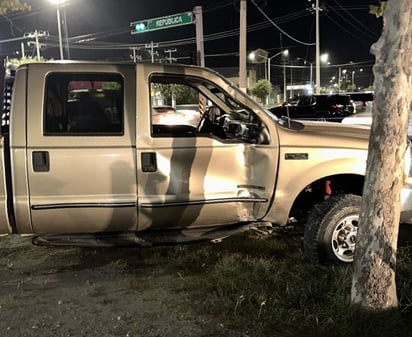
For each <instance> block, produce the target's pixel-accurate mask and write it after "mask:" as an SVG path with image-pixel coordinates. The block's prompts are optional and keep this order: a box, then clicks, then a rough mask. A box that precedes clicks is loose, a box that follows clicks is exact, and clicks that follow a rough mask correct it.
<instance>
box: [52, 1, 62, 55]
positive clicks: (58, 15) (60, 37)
mask: <svg viewBox="0 0 412 337" xmlns="http://www.w3.org/2000/svg"><path fill="white" fill-rule="evenodd" d="M65 1H66V0H49V2H50V3H52V4H54V5H56V7H57V28H58V32H59V48H60V59H61V60H64V56H63V41H62V27H61V20H60V5H61V4H63V3H64V2H65Z"/></svg>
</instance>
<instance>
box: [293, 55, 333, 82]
mask: <svg viewBox="0 0 412 337" xmlns="http://www.w3.org/2000/svg"><path fill="white" fill-rule="evenodd" d="M328 59H329V54H328V53H324V54H322V55H321V56H320V62H322V63H328ZM297 60H301V61H303V64H306V63H309V65H310V79H309V83H310V88H311V89H312V90H313V65H314V64H315V63H316V61H314V62H309V61H308V60H305V59H302V58H300V57H298V58H297ZM319 86H320V84H319Z"/></svg>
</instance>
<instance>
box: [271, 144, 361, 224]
mask: <svg viewBox="0 0 412 337" xmlns="http://www.w3.org/2000/svg"><path fill="white" fill-rule="evenodd" d="M366 160H367V150H359V149H341V148H340V149H339V148H335V149H331V148H327V149H326V148H325V149H320V150H319V149H309V148H307V149H305V148H302V147H300V148H284V149H281V152H280V161H279V175H278V180H277V187H276V192H275V198H274V202H273V204H272V207H271V208H270V210H269V212H268V213H267V215H266V217H265V219H264V220H265V221H270V222H272V223H275V224H278V225H285V224H286V223H287V222H288V219H289V214H290V210H291V208H292V206H293V203H294V202H295V200H296V198H297V197H298V195H299V194H300V193H301V192H302V191H303V190H304V189H305V188H306V187H307V186H308V185H310V184H312V183H313V182H315V181H317V180H319V179H322V178H325V177H330V176H334V175H345V174H348V175H360V176H364V175H365V170H366Z"/></svg>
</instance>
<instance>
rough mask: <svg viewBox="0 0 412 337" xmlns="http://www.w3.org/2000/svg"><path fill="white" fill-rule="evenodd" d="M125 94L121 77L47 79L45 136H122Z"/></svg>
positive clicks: (61, 75)
mask: <svg viewBox="0 0 412 337" xmlns="http://www.w3.org/2000/svg"><path fill="white" fill-rule="evenodd" d="M123 91H124V90H123V78H122V77H121V75H119V74H90V73H87V74H81V73H78V74H73V73H52V74H50V75H48V77H47V79H46V97H45V104H44V134H45V135H46V136H70V135H79V134H80V135H86V136H87V135H90V136H96V135H97V136H98V135H104V136H117V135H122V134H123V97H124V92H123Z"/></svg>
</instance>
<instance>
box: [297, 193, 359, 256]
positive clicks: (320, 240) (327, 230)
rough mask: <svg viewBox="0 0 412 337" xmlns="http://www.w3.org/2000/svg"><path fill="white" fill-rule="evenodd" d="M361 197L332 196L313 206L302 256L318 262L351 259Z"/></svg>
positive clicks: (350, 195)
mask: <svg viewBox="0 0 412 337" xmlns="http://www.w3.org/2000/svg"><path fill="white" fill-rule="evenodd" d="M360 204H361V197H360V196H358V195H353V194H339V195H335V196H332V197H330V198H328V199H326V200H325V201H323V202H322V203H320V204H319V205H317V206H315V208H314V209H313V210H312V212H311V213H310V214H309V216H308V221H307V223H306V227H305V236H304V249H305V257H306V258H307V259H308V260H309V261H312V262H315V263H318V264H345V263H351V262H352V261H353V256H354V252H355V238H356V234H357V231H358V225H359V214H360Z"/></svg>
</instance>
